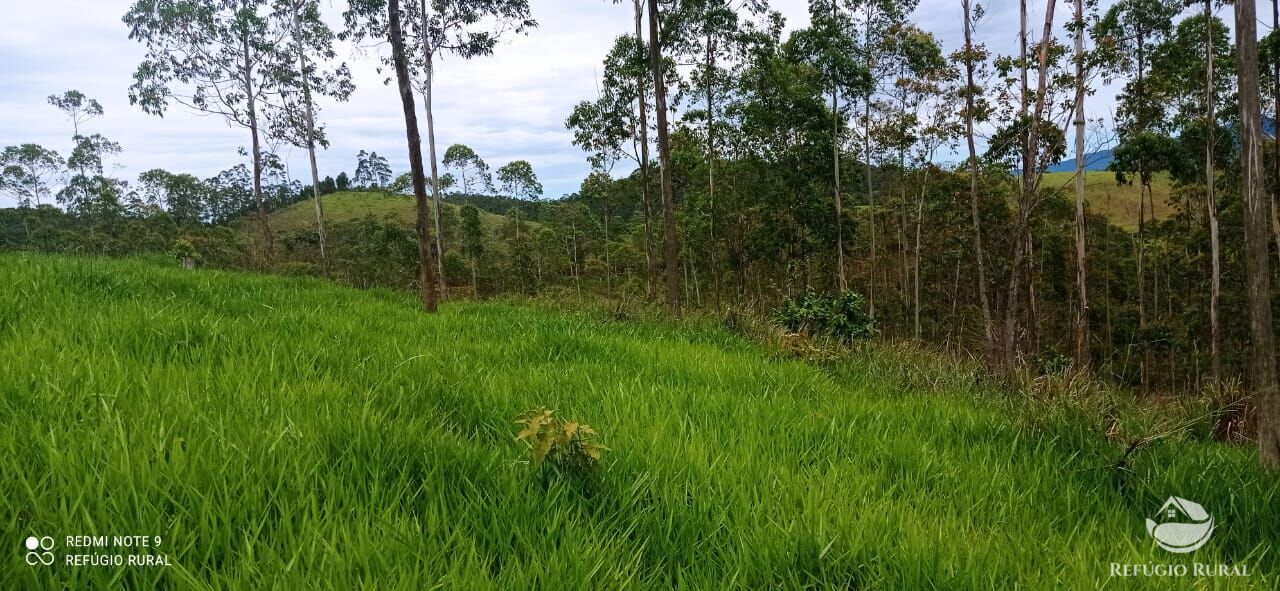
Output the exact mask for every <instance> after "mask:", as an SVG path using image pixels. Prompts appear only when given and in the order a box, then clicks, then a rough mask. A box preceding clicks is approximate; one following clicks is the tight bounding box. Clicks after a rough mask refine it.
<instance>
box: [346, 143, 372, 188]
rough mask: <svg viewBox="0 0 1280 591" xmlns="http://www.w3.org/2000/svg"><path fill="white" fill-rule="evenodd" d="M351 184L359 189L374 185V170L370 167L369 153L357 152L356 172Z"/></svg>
mask: <svg viewBox="0 0 1280 591" xmlns="http://www.w3.org/2000/svg"><path fill="white" fill-rule="evenodd" d="M351 182H352V184H354V185H355V186H357V187H368V186H371V185H373V169H372V168H371V167H370V166H369V153H368V152H366V151H364V150H360V151H359V152H356V171H355V174H354V175H353V176H352V178H351Z"/></svg>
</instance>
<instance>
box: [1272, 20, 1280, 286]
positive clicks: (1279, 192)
mask: <svg viewBox="0 0 1280 591" xmlns="http://www.w3.org/2000/svg"><path fill="white" fill-rule="evenodd" d="M1271 30H1272V31H1280V0H1271ZM1271 75H1272V76H1273V78H1272V79H1271V82H1272V84H1273V86H1272V89H1271V91H1272V92H1273V93H1275V94H1274V96H1273V98H1274V99H1275V103H1276V104H1275V108H1276V110H1275V113H1274V116H1273V117H1272V119H1271V133H1272V135H1273V138H1274V140H1275V142H1274V145H1275V152H1274V153H1275V158H1274V159H1273V160H1272V162H1273V163H1274V166H1275V169H1274V170H1273V171H1272V174H1273V175H1274V176H1272V177H1271V178H1272V181H1273V184H1272V187H1274V189H1273V192H1272V195H1271V197H1272V202H1271V231H1272V233H1273V234H1275V237H1276V260H1277V264H1280V60H1278V61H1276V62H1275V63H1273V64H1271Z"/></svg>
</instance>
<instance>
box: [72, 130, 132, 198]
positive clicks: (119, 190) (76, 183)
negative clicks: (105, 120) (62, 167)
mask: <svg viewBox="0 0 1280 591" xmlns="http://www.w3.org/2000/svg"><path fill="white" fill-rule="evenodd" d="M121 150H122V149H121V147H120V144H118V143H116V142H113V141H111V140H108V139H107V138H104V137H102V135H101V134H97V133H95V134H91V135H88V136H86V135H77V136H76V145H75V147H74V148H73V149H72V150H71V155H70V156H68V157H67V169H68V170H73V171H76V173H75V174H73V175H71V179H70V180H69V181H68V182H67V184H66V185H65V186H63V187H62V190H60V191H58V195H57V199H58V202H59V203H62V204H63V205H65V206H66V207H67V210H68V211H71V212H73V213H77V214H81V215H86V216H104V215H105V216H109V215H113V214H115V213H118V212H119V210H120V207H121V203H120V201H119V199H120V198H121V197H122V196H123V194H124V187H125V185H126V184H125V183H124V182H122V181H119V180H117V179H113V178H110V177H108V176H106V174H105V173H106V165H105V161H106V158H107V157H109V156H114V155H116V154H119V153H120V152H121Z"/></svg>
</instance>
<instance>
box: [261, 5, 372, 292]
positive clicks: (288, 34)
mask: <svg viewBox="0 0 1280 591" xmlns="http://www.w3.org/2000/svg"><path fill="white" fill-rule="evenodd" d="M271 9H272V13H271V21H270V24H271V26H272V27H274V28H275V29H276V30H278V31H279V32H280V35H281V37H283V38H284V39H286V40H287V41H285V43H284V44H283V46H282V47H279V48H278V49H279V50H280V51H278V52H276V53H275V56H276V57H277V58H278V61H277V62H276V63H275V64H273V67H272V68H271V70H270V72H271V73H272V74H273V75H274V82H275V83H276V84H277V85H278V88H279V92H280V101H279V105H278V106H277V107H276V109H274V110H273V111H271V112H269V115H270V116H269V119H270V120H271V134H272V135H273V136H274V137H275V138H276V139H279V140H283V141H286V142H288V143H290V144H292V145H294V146H297V147H299V148H305V149H306V150H307V158H308V162H309V164H310V169H311V192H312V195H313V198H314V199H313V201H314V202H315V210H316V234H317V237H318V238H319V246H320V261H321V265H322V267H323V269H324V274H325V276H326V277H327V276H328V275H329V254H328V252H327V249H326V244H325V243H326V232H325V224H324V202H323V199H322V198H321V191H320V169H319V166H318V165H317V163H316V146H317V145H319V146H320V147H324V148H327V147H328V146H329V142H328V140H327V139H325V135H324V129H323V126H321V125H320V124H318V123H317V117H316V113H317V112H318V111H319V107H318V106H317V105H316V99H317V97H327V98H331V99H334V100H338V101H345V100H347V98H348V97H350V96H351V93H352V91H354V90H355V86H354V85H353V84H352V82H351V72H350V71H349V70H348V69H347V65H346V64H345V63H342V64H338V65H336V66H334V65H332V64H333V61H334V59H335V57H336V55H337V54H336V52H334V49H333V43H334V40H335V39H336V37H337V35H335V34H334V32H333V29H331V28H329V25H328V24H326V23H325V22H324V19H323V18H321V15H320V3H319V2H318V0H273V2H272V5H271Z"/></svg>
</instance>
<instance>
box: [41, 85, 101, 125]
mask: <svg viewBox="0 0 1280 591" xmlns="http://www.w3.org/2000/svg"><path fill="white" fill-rule="evenodd" d="M48 100H49V104H50V105H53V106H55V107H57V108H58V110H60V111H62V112H63V113H66V114H67V119H68V120H69V121H71V127H72V130H73V131H74V132H75V135H77V136H78V135H80V126H81V125H83V124H84V123H85V122H87V121H89V120H90V119H94V118H97V117H101V116H102V113H103V111H102V103H99V102H98V101H97V99H92V98H89V97H87V96H85V95H84V93H83V92H80V91H79V90H68V91H66V92H64V93H62V95H56V94H51V95H49V99H48ZM73 137H74V136H73Z"/></svg>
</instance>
